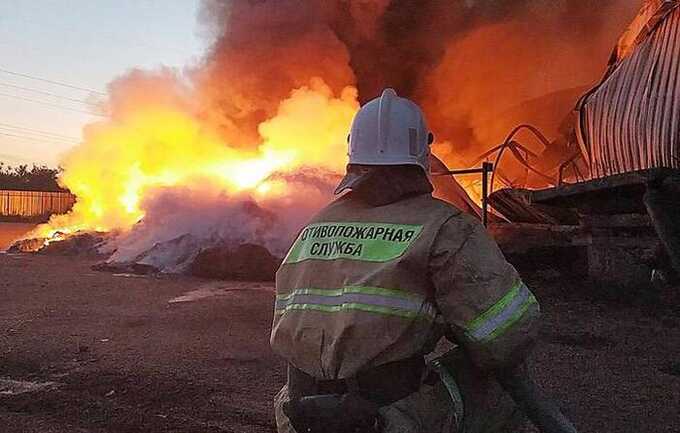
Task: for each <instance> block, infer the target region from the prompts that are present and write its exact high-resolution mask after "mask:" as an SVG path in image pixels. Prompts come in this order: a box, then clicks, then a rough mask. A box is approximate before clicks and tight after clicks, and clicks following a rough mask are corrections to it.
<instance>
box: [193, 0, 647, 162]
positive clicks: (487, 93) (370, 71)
mask: <svg viewBox="0 0 680 433" xmlns="http://www.w3.org/2000/svg"><path fill="white" fill-rule="evenodd" d="M640 5H641V0H495V1H491V0H458V1H451V0H426V1H413V0H328V1H323V2H320V1H316V0H260V1H253V0H204V2H203V8H202V13H201V19H202V21H203V22H204V24H205V25H206V26H207V28H208V29H210V32H211V33H212V34H213V36H214V37H215V43H214V45H213V47H212V50H211V53H210V54H209V56H208V57H207V60H206V64H207V68H206V69H205V70H204V71H203V73H202V74H203V76H204V77H205V82H207V83H211V85H208V86H206V87H205V89H206V90H205V91H204V92H205V94H206V100H207V103H208V105H209V106H211V107H215V106H217V107H218V108H219V110H218V112H221V113H224V117H223V118H222V119H214V120H215V121H216V122H218V123H219V124H220V125H221V126H222V127H223V130H224V131H225V134H227V135H230V132H232V131H234V130H235V129H234V125H237V126H238V131H239V134H240V135H239V137H237V139H238V140H240V142H243V143H244V144H246V145H247V144H249V143H250V144H253V143H255V142H256V141H257V131H256V129H255V125H257V124H258V122H260V121H261V120H262V119H264V118H267V116H270V115H271V114H272V113H273V111H274V110H275V108H276V105H277V103H278V101H280V100H281V99H282V98H283V97H285V96H286V95H287V94H288V92H289V91H290V89H291V88H294V87H296V86H299V85H303V84H305V83H307V82H308V81H309V79H310V78H311V77H314V76H319V77H321V78H323V79H324V81H326V82H327V83H328V84H329V85H330V86H331V87H332V88H333V89H335V90H339V89H340V88H341V87H342V86H344V85H347V84H355V85H356V86H357V88H358V89H359V96H360V99H361V100H362V101H366V100H368V99H371V98H373V97H375V96H376V95H377V94H378V93H379V92H380V90H381V89H382V88H384V87H393V88H395V89H397V91H398V92H399V93H400V94H402V95H405V96H409V97H412V98H414V99H416V100H418V101H419V102H420V103H421V104H422V105H423V106H424V108H425V110H426V112H427V115H428V118H429V119H430V124H431V127H432V128H433V129H434V131H435V133H436V134H437V135H438V137H439V139H440V141H449V142H451V143H452V144H451V146H454V147H455V148H456V152H457V153H458V156H459V157H462V156H467V155H460V154H461V153H465V154H470V155H472V154H475V153H477V154H478V153H481V151H483V150H485V148H488V147H491V146H492V145H493V144H496V143H494V141H495V140H499V138H498V137H499V136H501V135H502V134H503V133H505V132H506V130H507V129H509V128H510V127H512V126H514V125H506V124H504V123H503V122H500V124H498V123H497V122H496V123H495V124H493V125H489V127H488V128H487V127H486V125H485V123H488V122H489V121H490V119H493V118H497V117H498V116H499V115H501V114H503V112H505V111H507V110H512V109H514V108H515V107H516V106H518V105H520V104H522V103H523V102H524V101H527V100H531V99H534V98H538V97H541V96H543V95H546V94H549V93H552V92H557V91H562V90H566V89H574V88H578V90H582V87H583V86H587V85H589V84H592V83H593V82H595V81H597V79H598V78H599V76H600V74H601V73H602V72H603V70H604V66H605V64H606V62H607V58H608V56H609V53H610V52H611V50H612V48H613V46H614V43H615V41H616V38H617V37H618V35H619V34H620V33H621V32H622V31H623V29H624V28H625V26H626V25H627V23H628V22H629V21H630V20H631V19H632V17H633V16H634V15H635V13H636V11H637V10H638V9H639V7H640ZM220 82H222V83H229V84H228V85H227V86H223V87H221V88H220V87H219V86H215V83H220ZM578 90H577V91H574V92H573V93H574V94H573V95H571V94H570V97H569V98H563V99H565V101H568V102H569V104H571V103H573V102H575V101H573V99H575V98H576V96H577V93H578ZM569 104H567V105H566V107H565V106H564V104H563V103H562V104H558V105H559V107H550V110H548V111H551V113H550V116H546V114H545V113H544V112H545V111H546V110H545V107H539V108H538V110H537V111H540V112H542V113H540V117H542V118H541V119H538V122H539V123H544V124H545V127H547V128H548V129H549V131H547V132H548V134H549V135H550V134H551V133H555V132H556V129H557V125H559V123H560V121H561V120H562V119H561V118H560V117H561V116H563V115H564V114H566V111H568V106H569ZM552 111H554V112H555V113H554V114H553V113H552ZM558 113H560V114H558ZM526 114H527V117H528V118H527V119H525V120H527V121H532V118H531V117H532V116H534V115H535V114H536V113H531V112H529V113H526ZM511 117H512V116H511ZM544 117H549V119H543V118H544ZM513 121H515V119H514V118H513ZM551 125H552V126H551ZM244 126H245V127H246V130H248V129H249V130H250V131H251V134H247V135H245V136H244V134H243V130H244V128H243V127H244ZM539 126H544V125H539ZM248 127H249V128H248ZM229 138H230V139H232V141H233V139H234V137H232V136H229ZM444 150H445V151H446V149H444ZM449 150H450V149H449Z"/></svg>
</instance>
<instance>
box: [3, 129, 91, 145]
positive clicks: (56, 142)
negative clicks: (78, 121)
mask: <svg viewBox="0 0 680 433" xmlns="http://www.w3.org/2000/svg"><path fill="white" fill-rule="evenodd" d="M0 135H2V136H5V137H11V138H19V139H22V140H28V141H33V142H40V143H48V144H73V145H76V144H78V143H76V142H69V141H54V140H50V139H48V138H46V137H45V138H36V137H30V136H27V135H18V134H8V133H5V132H2V131H0Z"/></svg>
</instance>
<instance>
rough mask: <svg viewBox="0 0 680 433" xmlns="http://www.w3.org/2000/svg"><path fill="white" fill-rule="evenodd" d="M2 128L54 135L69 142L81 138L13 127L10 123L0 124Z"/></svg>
mask: <svg viewBox="0 0 680 433" xmlns="http://www.w3.org/2000/svg"><path fill="white" fill-rule="evenodd" d="M0 127H5V129H7V128H11V129H19V130H24V131H28V132H34V133H39V134H45V135H52V136H55V137H60V138H66V139H68V140H80V139H79V138H76V137H71V136H68V135H63V134H57V133H56V132H49V131H43V130H41V129H35V128H28V127H25V126H18V125H12V124H9V123H2V122H0Z"/></svg>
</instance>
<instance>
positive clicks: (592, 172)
mask: <svg viewBox="0 0 680 433" xmlns="http://www.w3.org/2000/svg"><path fill="white" fill-rule="evenodd" d="M573 118H574V125H573V129H572V131H573V134H572V135H571V137H570V139H571V141H572V143H571V146H567V148H571V149H573V150H574V152H573V153H567V154H566V156H565V157H564V158H563V160H562V162H561V163H560V164H559V166H558V167H556V169H555V170H553V172H552V173H540V172H538V171H537V170H533V171H534V175H538V176H539V177H543V178H545V179H544V180H545V184H546V185H547V186H548V187H547V188H542V189H538V190H529V189H522V188H513V187H511V188H506V189H502V190H500V191H497V192H496V193H494V194H492V196H491V199H490V200H491V205H492V206H493V208H494V209H495V210H496V211H497V212H498V214H499V215H500V216H502V217H503V218H504V219H505V220H506V221H505V222H504V223H499V224H494V225H492V227H491V230H492V232H494V234H495V235H496V237H497V239H498V240H499V243H501V245H502V246H503V247H504V249H505V250H506V252H507V253H509V254H513V253H522V252H526V251H528V250H536V249H544V248H557V249H560V248H561V254H564V255H565V259H566V260H568V261H573V260H574V257H573V256H571V255H569V254H567V253H566V252H567V251H573V250H574V249H578V250H579V251H581V252H584V254H582V258H583V259H584V260H586V262H587V263H585V265H582V264H579V266H581V267H583V268H584V269H587V270H588V274H589V275H590V276H591V277H593V278H594V279H596V280H599V281H602V282H606V283H610V282H613V283H618V284H623V285H627V286H633V285H634V286H639V285H640V284H644V283H648V282H649V281H650V275H651V274H652V273H653V272H654V271H655V270H658V269H664V270H665V272H666V273H667V274H668V275H671V274H673V273H675V274H678V275H680V225H679V224H678V223H677V222H676V221H675V220H674V219H676V218H677V217H675V218H674V216H675V215H680V203H679V202H678V200H677V199H676V197H677V196H678V195H677V194H678V193H680V0H647V1H646V2H645V4H644V6H643V8H642V10H641V11H640V13H639V15H638V16H637V17H636V18H635V20H634V21H633V23H632V24H631V26H630V27H629V28H628V29H627V30H626V32H625V33H624V34H623V36H622V37H621V38H620V40H619V42H618V44H617V46H616V48H615V50H614V53H613V55H612V57H611V61H610V63H609V66H608V68H607V71H606V73H605V75H604V77H603V79H602V80H601V82H600V83H599V84H598V85H597V86H595V87H594V88H593V89H591V90H590V91H588V92H587V93H586V94H585V95H583V97H582V98H581V99H580V100H579V102H578V105H577V107H576V111H575V116H573ZM535 133H536V132H535ZM536 134H537V136H539V139H540V138H541V137H540V133H536ZM542 141H543V140H542ZM506 148H510V150H511V152H512V153H513V154H514V156H515V158H516V159H517V160H518V161H519V162H520V163H521V164H522V165H526V166H527V170H531V167H530V164H529V163H528V160H529V159H530V158H531V157H534V158H535V157H536V155H529V154H528V153H527V151H526V150H522V149H521V148H519V147H518V146H517V143H512V142H511V140H510V139H509V140H506V143H504V145H503V146H502V147H500V148H497V149H493V150H497V151H498V153H497V159H496V161H497V162H499V161H500V159H501V158H502V152H503V151H504V150H505V149H506ZM497 168H500V169H502V165H501V167H497ZM565 180H566V181H565ZM506 183H507V182H506Z"/></svg>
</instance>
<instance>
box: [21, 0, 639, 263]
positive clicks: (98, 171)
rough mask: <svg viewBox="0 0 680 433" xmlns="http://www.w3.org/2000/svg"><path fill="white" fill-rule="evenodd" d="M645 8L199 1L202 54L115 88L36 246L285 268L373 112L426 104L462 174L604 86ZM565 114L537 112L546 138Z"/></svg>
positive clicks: (616, 4)
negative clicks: (267, 259) (551, 104)
mask: <svg viewBox="0 0 680 433" xmlns="http://www.w3.org/2000/svg"><path fill="white" fill-rule="evenodd" d="M639 3H640V2H639V1H635V0H599V1H595V0H590V1H582V0H579V1H577V0H521V1H509V0H500V1H495V2H489V1H482V0H460V1H444V0H432V1H423V2H412V1H406V0H330V1H323V2H318V1H312V0H263V1H250V0H231V1H229V0H204V1H203V3H202V7H201V12H200V15H199V17H198V21H199V25H200V29H201V32H202V33H203V35H204V36H205V37H206V38H209V40H210V41H211V44H210V48H209V49H208V51H207V53H206V54H205V56H204V57H203V58H202V59H201V61H200V62H199V63H198V64H194V65H187V67H186V68H184V69H183V70H173V69H169V68H162V69H159V70H153V71H141V70H133V71H130V72H129V73H127V74H126V75H124V76H122V77H120V78H118V79H117V80H115V81H114V82H112V83H111V84H110V85H109V98H108V101H107V102H106V103H105V104H104V106H102V110H103V112H105V113H106V117H105V118H104V119H103V120H102V121H99V122H95V123H93V124H90V125H88V126H87V127H86V128H85V130H84V133H83V137H84V140H83V142H82V143H81V144H80V145H79V146H77V147H76V148H74V149H73V150H72V151H71V152H69V153H68V154H67V155H66V156H65V157H64V159H63V160H62V162H61V166H62V167H63V169H64V171H63V174H62V176H61V178H60V181H61V183H62V184H63V185H64V186H65V187H67V188H69V189H70V190H71V191H72V192H73V193H74V194H76V196H77V198H78V200H77V203H76V205H75V207H74V208H73V210H72V212H71V213H69V214H67V215H62V216H57V217H54V218H53V219H52V220H51V221H50V222H49V223H48V224H46V225H44V226H41V227H40V228H39V229H38V231H37V232H36V233H34V235H35V236H44V237H47V238H48V239H49V238H50V237H51V236H53V235H54V234H55V233H58V232H59V233H73V232H77V231H106V232H109V233H112V234H115V235H112V236H111V237H110V240H109V242H108V243H107V245H106V246H105V247H104V248H105V249H104V250H105V251H107V252H110V253H111V254H112V255H111V258H110V259H109V260H111V261H115V262H134V261H140V260H142V261H145V263H150V264H153V266H155V267H157V268H159V269H161V270H168V271H182V270H184V269H186V267H187V266H188V263H190V261H191V259H192V258H193V257H195V255H196V254H198V253H199V252H200V251H201V250H203V249H205V248H207V247H209V246H214V245H217V244H224V243H227V244H234V245H236V244H243V243H256V244H259V245H263V246H265V247H267V249H269V250H270V251H271V252H272V253H273V254H275V255H279V256H280V255H281V254H282V253H283V252H284V251H285V249H286V248H287V246H288V245H289V243H290V241H291V239H292V237H293V236H294V234H295V232H296V231H297V230H298V229H299V228H300V226H301V224H302V223H303V222H304V221H305V220H306V219H307V218H308V217H309V216H310V215H311V214H312V213H313V212H314V211H315V210H316V209H318V208H320V207H321V206H322V205H323V204H325V203H326V202H328V200H330V199H331V190H332V187H333V185H334V183H335V182H337V180H338V178H339V174H340V173H341V172H342V170H343V169H344V165H345V163H346V156H345V154H346V137H347V132H348V130H349V126H350V122H351V119H352V116H353V115H354V113H355V112H356V110H357V109H358V107H359V103H360V102H363V101H366V100H369V99H371V98H373V97H375V96H377V95H378V94H379V92H380V90H381V89H382V88H384V87H388V86H389V87H394V88H396V89H397V91H398V92H399V93H400V94H402V95H404V96H408V97H411V98H413V99H415V100H416V101H418V102H419V103H420V104H421V105H422V106H423V107H424V109H425V111H426V114H427V116H428V119H429V122H430V126H431V128H432V129H433V130H434V132H435V134H436V135H437V137H438V142H437V145H436V146H435V149H436V151H437V152H438V153H439V154H440V156H442V157H443V159H444V160H445V162H447V163H449V165H459V166H460V165H465V164H466V163H468V162H469V161H470V159H471V158H474V156H476V155H478V154H480V153H481V152H483V151H484V150H486V148H489V147H491V146H492V145H495V144H497V143H498V142H499V141H500V140H501V139H502V135H503V134H505V133H506V132H507V129H509V128H510V127H512V126H514V125H512V124H506V122H505V121H504V120H503V116H502V115H501V114H502V113H504V112H507V111H508V110H512V109H513V108H514V107H522V106H523V105H522V104H523V103H524V102H525V101H527V100H531V99H532V98H537V97H541V96H543V95H545V94H548V93H551V92H556V91H560V90H564V89H571V88H575V87H578V86H586V85H588V84H590V83H593V82H595V81H597V80H598V78H599V74H600V73H601V72H602V71H603V66H604V64H605V63H606V60H607V56H608V54H609V51H610V50H611V48H612V47H613V46H614V42H615V40H616V37H617V35H618V33H619V32H620V31H621V30H622V29H623V28H624V27H625V24H626V23H627V21H628V20H629V19H630V18H631V17H632V16H633V15H634V14H635V12H636V10H637V9H638V8H639ZM574 102H575V101H574ZM568 109H569V107H568V106H566V107H564V106H560V107H557V108H555V110H554V111H555V112H554V113H551V114H550V115H546V114H545V113H544V112H542V113H540V114H541V115H542V118H541V122H542V123H544V124H545V125H546V128H547V129H548V133H549V134H552V135H553V136H554V135H555V134H557V125H558V124H559V122H560V121H561V117H562V116H564V114H565V112H566V111H568ZM520 111H522V110H521V109H520ZM542 111H545V110H542ZM536 114H537V113H535V112H531V110H528V111H526V112H522V116H526V121H532V117H533V116H535V115H536ZM48 242H49V240H48Z"/></svg>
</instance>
